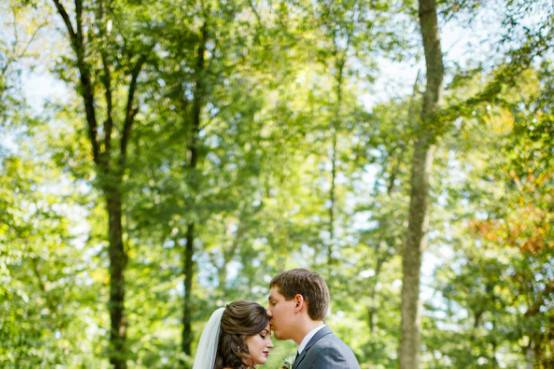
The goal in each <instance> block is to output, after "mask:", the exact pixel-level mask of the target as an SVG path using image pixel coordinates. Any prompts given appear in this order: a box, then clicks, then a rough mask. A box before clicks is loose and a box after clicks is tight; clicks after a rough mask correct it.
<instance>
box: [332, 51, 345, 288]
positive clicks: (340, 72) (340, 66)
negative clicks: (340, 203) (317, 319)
mask: <svg viewBox="0 0 554 369" xmlns="http://www.w3.org/2000/svg"><path fill="white" fill-rule="evenodd" d="M335 55H336V57H337V58H339V60H337V62H336V63H335V64H336V67H337V73H336V75H335V78H336V84H337V85H336V99H337V101H336V105H335V116H334V117H333V122H332V126H331V135H332V137H331V186H330V189H329V202H330V204H329V244H328V245H327V269H328V270H327V272H328V274H327V275H328V276H329V277H330V276H331V269H332V267H333V249H334V246H335V245H334V244H335V221H336V207H337V188H336V187H337V185H336V182H337V136H338V127H339V126H340V120H341V111H342V88H343V81H344V63H345V58H346V56H339V55H338V51H337V52H336V53H335Z"/></svg>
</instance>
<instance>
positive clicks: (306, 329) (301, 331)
mask: <svg viewBox="0 0 554 369" xmlns="http://www.w3.org/2000/svg"><path fill="white" fill-rule="evenodd" d="M321 325H323V321H321V320H311V319H306V320H303V321H302V322H301V323H300V324H299V325H298V329H297V332H298V334H297V336H296V337H294V338H293V340H294V342H296V345H297V346H299V345H300V343H302V340H303V339H304V337H306V335H307V334H308V333H310V331H311V330H312V329H314V328H317V327H319V326H321Z"/></svg>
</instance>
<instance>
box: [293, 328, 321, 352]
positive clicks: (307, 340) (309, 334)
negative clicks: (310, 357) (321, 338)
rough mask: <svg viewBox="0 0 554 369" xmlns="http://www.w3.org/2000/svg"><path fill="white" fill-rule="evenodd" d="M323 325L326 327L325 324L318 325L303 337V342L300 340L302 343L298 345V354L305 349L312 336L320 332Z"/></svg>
mask: <svg viewBox="0 0 554 369" xmlns="http://www.w3.org/2000/svg"><path fill="white" fill-rule="evenodd" d="M323 327H325V324H321V325H318V326H317V327H315V328H313V329H312V330H311V331H309V332H308V334H307V335H305V336H304V338H303V339H302V342H300V345H298V349H297V351H298V355H300V354H301V353H302V351H304V349H305V348H306V345H307V344H308V342H310V340H311V339H312V337H313V336H315V334H316V333H317V332H319V330H320V329H322V328H323Z"/></svg>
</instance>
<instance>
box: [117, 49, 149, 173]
mask: <svg viewBox="0 0 554 369" xmlns="http://www.w3.org/2000/svg"><path fill="white" fill-rule="evenodd" d="M145 61H146V54H143V55H141V56H140V58H139V60H138V61H137V63H136V64H135V66H134V67H133V69H132V71H131V82H130V83H129V90H128V93H127V105H126V107H125V121H124V123H123V133H122V135H121V142H120V157H119V165H120V170H123V168H124V166H125V163H126V161H127V144H128V142H129V138H130V135H131V128H132V126H133V123H134V121H135V115H136V114H137V112H138V108H133V100H134V97H135V92H136V88H137V80H138V76H139V74H140V71H141V69H142V66H143V65H144V62H145Z"/></svg>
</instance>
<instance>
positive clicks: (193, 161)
mask: <svg viewBox="0 0 554 369" xmlns="http://www.w3.org/2000/svg"><path fill="white" fill-rule="evenodd" d="M207 41H208V30H207V22H204V25H203V26H202V30H201V38H200V40H199V45H198V51H197V58H196V70H195V87H194V95H193V102H192V117H191V118H192V119H191V120H190V121H191V122H192V126H191V127H190V130H189V132H190V140H189V143H188V150H187V151H188V163H187V164H188V165H187V168H186V171H187V175H188V176H187V177H188V185H189V188H190V191H191V192H192V196H191V198H192V199H194V197H195V196H196V193H197V191H198V178H197V173H195V172H196V170H197V167H198V160H199V153H198V140H199V137H198V136H199V133H200V122H201V114H202V105H203V103H204V76H203V75H204V64H205V60H204V53H205V52H206V42H207ZM192 202H193V203H194V201H192ZM190 210H194V205H193V206H191V209H190ZM195 237H196V234H195V222H194V221H190V222H189V223H188V225H187V234H186V239H187V244H186V250H185V255H184V259H185V262H184V266H183V268H184V270H183V273H184V277H185V278H184V287H185V291H184V293H185V296H184V302H183V333H182V350H183V352H184V353H185V354H186V355H190V354H191V343H192V340H193V334H192V326H191V323H192V319H191V315H192V280H193V277H194V264H193V255H194V240H195Z"/></svg>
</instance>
